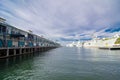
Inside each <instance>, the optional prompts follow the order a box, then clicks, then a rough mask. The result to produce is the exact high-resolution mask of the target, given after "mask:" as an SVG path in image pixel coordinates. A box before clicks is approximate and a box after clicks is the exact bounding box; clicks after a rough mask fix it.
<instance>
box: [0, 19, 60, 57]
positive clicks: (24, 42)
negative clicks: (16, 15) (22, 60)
mask: <svg viewBox="0 0 120 80" xmlns="http://www.w3.org/2000/svg"><path fill="white" fill-rule="evenodd" d="M5 21H6V20H5V19H3V18H0V58H4V57H9V56H15V55H20V54H24V53H31V52H36V51H42V50H48V49H52V48H56V47H59V46H60V44H58V43H56V42H54V41H51V40H48V39H45V38H43V37H40V36H38V35H36V34H33V33H32V32H30V31H29V32H27V31H23V30H21V29H18V28H16V27H14V26H11V25H9V24H7V23H6V22H5Z"/></svg>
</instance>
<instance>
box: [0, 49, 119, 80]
mask: <svg viewBox="0 0 120 80" xmlns="http://www.w3.org/2000/svg"><path fill="white" fill-rule="evenodd" d="M119 78H120V51H119V50H116V51H109V50H99V49H95V48H94V49H89V48H66V47H61V48H57V49H53V50H50V51H48V52H43V53H35V54H31V55H23V56H17V57H13V58H8V59H3V60H0V80H119Z"/></svg>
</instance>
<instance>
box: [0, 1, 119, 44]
mask: <svg viewBox="0 0 120 80" xmlns="http://www.w3.org/2000/svg"><path fill="white" fill-rule="evenodd" d="M119 4H120V0H0V17H2V18H5V19H6V20H7V23H9V24H11V25H13V26H15V27H17V28H20V29H23V30H25V31H28V30H32V31H33V33H35V34H38V35H42V36H44V37H45V38H48V39H50V40H54V41H56V40H57V41H59V42H63V43H64V42H70V41H76V40H81V41H84V40H89V39H91V38H92V37H93V36H98V37H110V36H113V35H115V34H120V6H119Z"/></svg>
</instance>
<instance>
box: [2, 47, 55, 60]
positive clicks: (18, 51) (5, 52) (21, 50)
mask: <svg viewBox="0 0 120 80" xmlns="http://www.w3.org/2000/svg"><path fill="white" fill-rule="evenodd" d="M54 48H57V47H10V48H0V59H2V58H8V57H12V56H17V55H23V54H30V53H34V52H43V51H48V50H50V49H54Z"/></svg>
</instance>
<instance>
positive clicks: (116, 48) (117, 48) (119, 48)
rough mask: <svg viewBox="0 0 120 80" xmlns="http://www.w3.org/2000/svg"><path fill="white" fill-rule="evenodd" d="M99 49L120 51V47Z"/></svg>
mask: <svg viewBox="0 0 120 80" xmlns="http://www.w3.org/2000/svg"><path fill="white" fill-rule="evenodd" d="M98 48H99V49H107V50H120V47H98Z"/></svg>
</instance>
